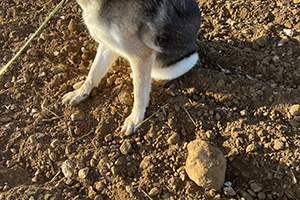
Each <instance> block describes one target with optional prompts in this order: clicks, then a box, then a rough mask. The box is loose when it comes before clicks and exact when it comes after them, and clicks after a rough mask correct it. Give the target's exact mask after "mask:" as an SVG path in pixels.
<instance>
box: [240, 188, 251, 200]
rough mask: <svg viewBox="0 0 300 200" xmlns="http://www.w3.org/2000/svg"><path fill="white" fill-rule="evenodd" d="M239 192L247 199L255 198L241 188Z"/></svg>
mask: <svg viewBox="0 0 300 200" xmlns="http://www.w3.org/2000/svg"><path fill="white" fill-rule="evenodd" d="M239 194H240V195H241V196H242V197H244V198H245V199H246V200H254V198H253V197H252V196H251V195H250V194H249V193H248V192H246V191H244V190H239Z"/></svg>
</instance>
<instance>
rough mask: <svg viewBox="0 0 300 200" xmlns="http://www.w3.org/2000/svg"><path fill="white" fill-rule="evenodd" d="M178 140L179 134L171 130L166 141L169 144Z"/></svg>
mask: <svg viewBox="0 0 300 200" xmlns="http://www.w3.org/2000/svg"><path fill="white" fill-rule="evenodd" d="M179 141H180V135H179V134H178V133H176V132H173V134H172V135H171V136H170V137H169V139H168V143H169V144H171V145H174V144H177V143H179Z"/></svg>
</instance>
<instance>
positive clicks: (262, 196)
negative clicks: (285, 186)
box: [257, 192, 266, 200]
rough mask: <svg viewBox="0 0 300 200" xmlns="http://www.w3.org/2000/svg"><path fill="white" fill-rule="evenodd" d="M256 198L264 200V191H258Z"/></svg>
mask: <svg viewBox="0 0 300 200" xmlns="http://www.w3.org/2000/svg"><path fill="white" fill-rule="evenodd" d="M257 197H258V199H261V200H264V199H266V194H265V193H264V192H260V193H258V194H257Z"/></svg>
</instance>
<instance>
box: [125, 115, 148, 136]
mask: <svg viewBox="0 0 300 200" xmlns="http://www.w3.org/2000/svg"><path fill="white" fill-rule="evenodd" d="M143 119H144V114H143V113H140V114H136V113H131V114H130V115H129V116H128V117H127V118H126V120H125V122H124V124H123V126H122V132H125V135H131V134H133V133H135V132H136V130H137V129H138V128H139V126H140V125H141V123H142V121H143Z"/></svg>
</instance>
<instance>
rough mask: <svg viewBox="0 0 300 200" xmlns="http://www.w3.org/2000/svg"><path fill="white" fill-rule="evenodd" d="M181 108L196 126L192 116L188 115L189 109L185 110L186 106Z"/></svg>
mask: <svg viewBox="0 0 300 200" xmlns="http://www.w3.org/2000/svg"><path fill="white" fill-rule="evenodd" d="M182 109H183V110H184V111H185V112H186V114H187V115H188V116H189V118H190V120H191V121H192V122H193V124H194V125H195V126H196V122H195V121H194V119H193V118H192V116H191V115H190V113H189V111H187V109H186V108H184V107H182Z"/></svg>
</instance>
